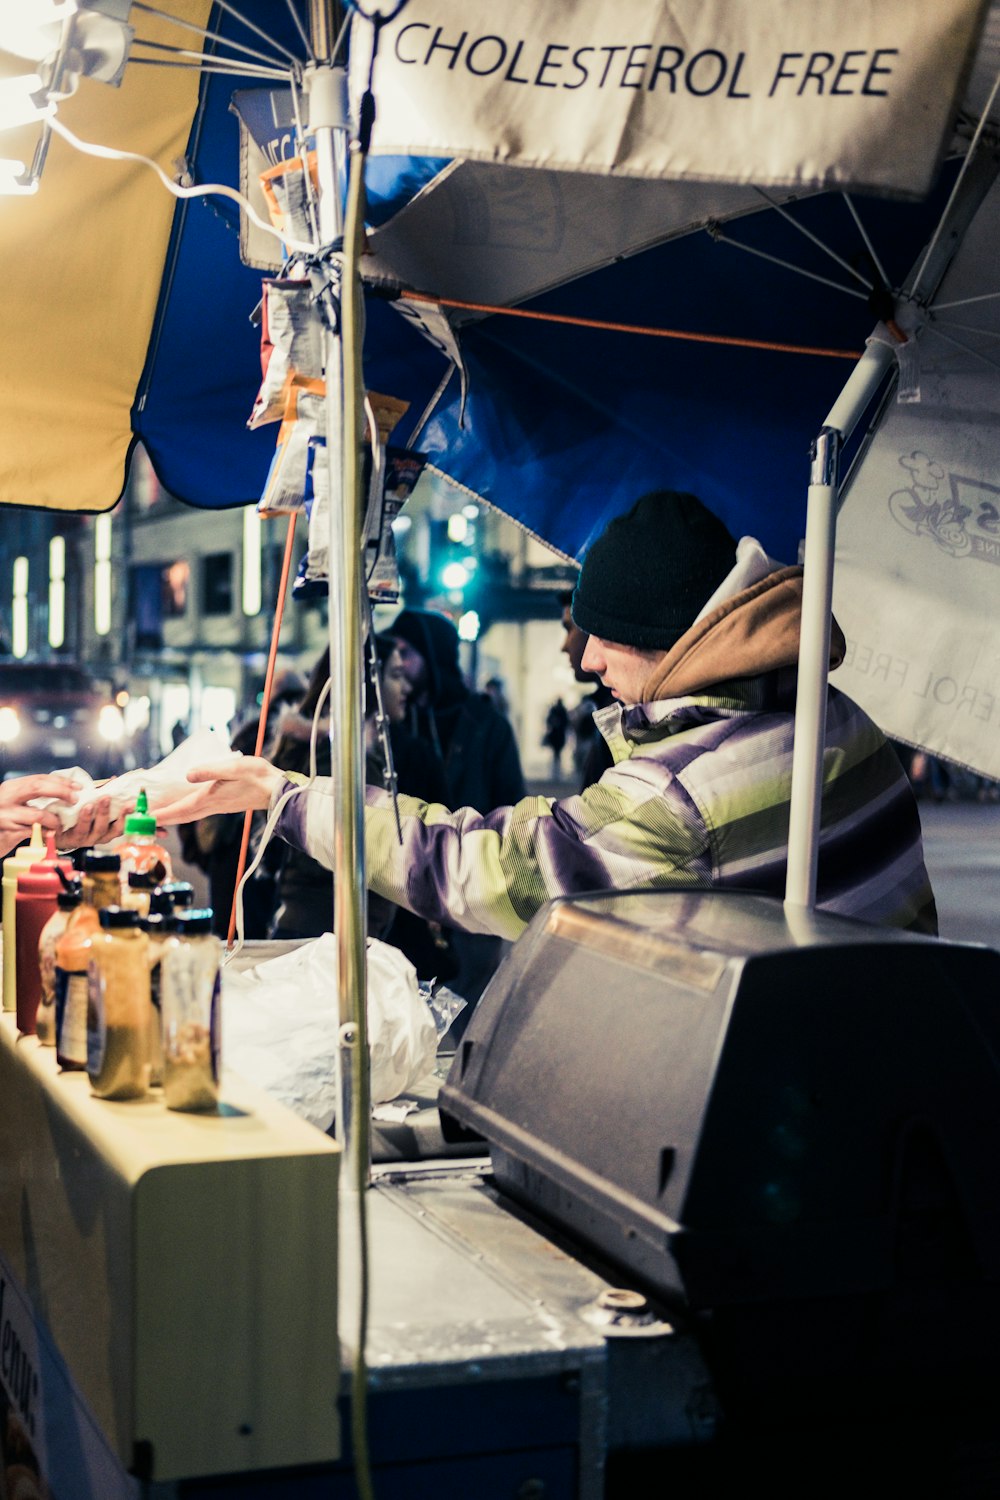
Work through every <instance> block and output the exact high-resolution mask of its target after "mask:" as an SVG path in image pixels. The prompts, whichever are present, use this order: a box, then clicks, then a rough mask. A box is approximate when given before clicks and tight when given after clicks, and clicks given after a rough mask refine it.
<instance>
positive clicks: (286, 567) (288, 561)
mask: <svg viewBox="0 0 1000 1500" xmlns="http://www.w3.org/2000/svg"><path fill="white" fill-rule="evenodd" d="M297 520H298V512H297V511H292V514H291V515H290V516H289V517H288V535H287V536H286V538H285V556H284V560H283V561H282V564H281V581H280V583H279V584H278V599H277V603H276V604H275V607H274V626H273V628H272V630H271V649H270V652H269V653H268V658H267V671H266V672H265V674H264V692H263V695H262V701H261V705H260V723H259V725H258V726H257V744H256V746H255V748H254V752H253V753H254V755H259V754H260V752H261V751H262V750H263V748H264V741H265V739H266V738H267V711H268V709H269V708H270V706H271V687H272V684H273V682H274V663H275V660H276V659H277V655H278V637H279V636H280V635H281V621H282V617H283V616H284V613H285V596H286V594H287V592H288V575H289V573H290V572H291V567H292V551H293V545H294V542H295V523H296V521H297ZM252 823H253V809H252V808H249V807H248V808H247V811H246V815H245V817H244V819H243V838H242V839H241V841H240V857H239V859H238V860H237V862H236V885H235V888H234V890H233V909H232V911H231V912H230V913H229V932H228V934H227V936H226V947H227V948H231V947H232V946H233V938H234V936H235V934H236V893H237V891H238V890H239V888H240V881H241V880H242V879H243V872H244V871H245V869H246V866H247V850H248V849H249V847H250V827H251V824H252Z"/></svg>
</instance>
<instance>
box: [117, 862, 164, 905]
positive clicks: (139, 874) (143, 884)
mask: <svg viewBox="0 0 1000 1500" xmlns="http://www.w3.org/2000/svg"><path fill="white" fill-rule="evenodd" d="M159 885H160V877H159V875H158V874H157V872H156V871H155V870H129V872H128V874H127V875H126V874H125V871H124V869H123V870H122V899H121V904H122V906H131V907H132V908H133V909H134V910H135V911H137V912H138V913H139V915H140V917H142V916H145V914H146V912H148V911H149V898H150V896H151V895H152V893H153V891H155V890H157V889H158V888H159Z"/></svg>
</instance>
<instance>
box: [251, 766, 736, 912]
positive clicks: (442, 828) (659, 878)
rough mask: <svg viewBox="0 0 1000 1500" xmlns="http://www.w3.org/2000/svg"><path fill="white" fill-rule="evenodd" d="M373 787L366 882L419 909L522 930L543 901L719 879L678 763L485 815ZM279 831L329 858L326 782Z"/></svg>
mask: <svg viewBox="0 0 1000 1500" xmlns="http://www.w3.org/2000/svg"><path fill="white" fill-rule="evenodd" d="M398 800H399V813H400V820H401V824H402V835H403V836H402V842H400V840H399V836H398V833H397V828H396V818H395V814H394V812H393V807H392V801H391V798H390V797H389V796H388V794H387V793H385V792H382V791H379V790H376V789H375V788H371V787H370V788H369V789H368V791H367V794H366V801H367V805H366V810H365V844H366V851H367V859H368V884H369V886H370V888H371V889H372V890H373V891H376V892H377V893H378V894H379V895H380V896H385V897H387V898H388V899H389V900H390V901H395V902H396V903H397V904H399V905H401V906H405V907H407V908H408V909H409V910H410V911H413V912H416V913H417V915H418V916H422V917H425V918H429V919H431V920H433V921H439V922H445V923H447V924H448V925H450V926H454V927H461V928H464V929H465V930H466V931H468V932H480V933H493V934H496V935H497V936H500V937H505V938H515V937H517V936H518V935H519V934H520V933H521V932H522V931H523V929H524V927H525V926H526V925H527V923H528V921H529V920H530V919H531V917H532V916H533V915H534V913H535V912H536V911H537V910H538V908H539V907H540V906H542V905H543V904H544V903H545V902H546V901H548V900H550V899H551V898H552V897H555V896H563V895H578V894H580V893H582V892H584V891H597V890H602V891H604V890H619V891H622V890H626V891H627V890H634V889H639V888H649V887H651V886H658V887H664V886H671V885H685V886H691V885H697V886H708V885H710V884H711V857H710V853H709V848H708V838H707V835H706V832H705V829H704V826H703V824H702V821H701V818H700V816H699V814H698V812H697V809H696V808H695V806H694V804H693V802H692V801H691V799H690V797H689V796H688V794H687V793H686V792H685V791H684V790H683V788H682V787H681V786H680V784H679V783H678V782H677V781H676V780H675V778H674V777H673V776H672V775H671V773H670V771H669V770H668V769H667V768H666V767H664V766H663V765H661V764H659V763H657V762H656V761H655V760H650V759H646V758H642V757H640V758H636V759H634V760H630V761H625V762H623V763H621V764H619V765H617V766H615V767H613V768H612V769H611V770H609V771H606V772H605V774H604V776H602V778H601V780H600V781H599V782H597V783H596V784H595V785H594V786H592V787H588V788H587V790H586V791H585V792H583V793H581V794H580V795H579V796H573V797H567V798H565V799H562V800H553V799H550V798H547V797H525V798H523V799H522V800H521V801H520V802H517V803H515V804H514V805H513V806H511V807H502V808H497V809H496V810H495V811H493V812H491V813H488V814H485V815H483V814H480V813H478V812H475V811H473V810H472V809H470V808H465V809H462V810H460V811H458V812H450V811H449V810H448V809H447V808H445V807H442V806H440V805H439V804H434V803H427V802H421V801H420V800H418V799H417V798H414V797H400V798H399V799H398ZM278 831H279V833H280V834H281V835H282V837H284V838H286V839H287V840H288V841H289V842H290V843H293V844H295V845H297V846H298V847H299V848H304V849H305V850H306V851H307V852H308V853H309V854H312V855H313V857H314V858H316V859H318V860H319V861H320V862H321V863H323V864H326V865H327V866H329V865H331V864H332V854H333V848H332V842H333V841H332V817H331V811H330V798H329V783H327V784H326V787H325V788H324V789H323V791H320V788H319V784H318V783H317V784H316V785H314V786H313V787H312V788H310V789H309V790H308V791H305V790H303V791H298V792H296V793H295V794H294V795H293V796H292V797H291V799H290V801H289V802H288V804H287V805H286V807H285V809H284V811H283V812H282V814H281V818H280V820H279V824H278Z"/></svg>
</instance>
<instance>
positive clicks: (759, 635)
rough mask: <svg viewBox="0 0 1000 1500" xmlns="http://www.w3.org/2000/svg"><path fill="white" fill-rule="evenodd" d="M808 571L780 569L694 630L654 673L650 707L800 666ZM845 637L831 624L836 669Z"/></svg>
mask: <svg viewBox="0 0 1000 1500" xmlns="http://www.w3.org/2000/svg"><path fill="white" fill-rule="evenodd" d="M801 615H802V569H801V568H779V569H778V570H777V572H774V573H769V574H768V576H767V577H766V578H762V579H761V580H760V582H759V583H755V584H753V585H752V586H751V587H750V588H748V589H743V591H742V592H741V593H739V594H734V595H733V596H732V598H731V599H726V600H725V602H724V603H722V604H720V605H718V607H717V608H716V609H713V610H712V612H711V613H710V614H708V615H706V616H705V618H704V619H703V620H699V621H698V622H697V623H696V624H694V625H692V626H691V629H690V630H688V631H686V632H685V634H684V635H682V636H681V638H680V640H679V641H677V642H676V644H675V645H673V646H671V648H670V650H669V651H667V652H665V653H664V655H663V657H662V658H661V660H660V661H659V662H658V663H657V664H656V665H655V666H654V667H652V668H651V670H650V673H649V676H648V677H647V679H646V684H645V687H644V689H643V694H642V701H643V702H644V703H657V702H661V701H662V700H663V699H664V698H683V697H686V696H688V695H689V694H691V693H699V692H705V691H706V690H707V689H708V688H710V687H712V686H713V685H715V684H717V683H720V682H728V681H729V680H730V679H732V678H736V677H757V676H759V675H760V674H761V673H762V672H772V671H774V670H775V669H776V668H778V667H794V666H796V665H797V663H798V657H799V629H800V622H801ZM844 647H845V641H844V634H843V631H842V630H841V628H840V626H839V625H838V624H837V622H836V620H833V621H831V632H830V666H831V668H833V667H838V666H839V665H840V663H841V662H842V661H843V659H844Z"/></svg>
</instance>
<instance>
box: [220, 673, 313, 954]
mask: <svg viewBox="0 0 1000 1500" xmlns="http://www.w3.org/2000/svg"><path fill="white" fill-rule="evenodd" d="M329 696H330V679H329V677H328V678H327V679H326V683H325V685H324V687H323V691H322V692H321V693H320V695H319V701H318V702H317V704H316V708H315V710H314V712H313V719H312V729H311V731H310V735H309V780H308V781H306V782H304V783H303V784H302V785H301V786H299V785H295V786H290V787H289V788H288V790H287V792H283V793H282V795H281V796H280V797H279V799H278V801H277V802H276V803H275V804H274V807H273V808H272V809H271V811H270V813H269V814H268V817H267V822H266V823H265V824H264V827H263V829H262V830H261V835H260V842H259V844H258V846H257V853H256V854H255V855H254V857H253V860H252V861H251V863H250V864H249V865H248V866H247V868H246V869H245V870H244V872H243V878H242V879H241V880H240V883H239V885H238V886H237V888H236V942H235V943H234V944H233V946H232V948H230V949H229V950H228V951H227V952H226V954H225V955H224V957H223V963H228V962H229V960H230V959H231V958H235V957H236V955H237V953H239V951H240V949H241V948H242V947H243V944H244V942H245V941H246V933H245V927H246V923H245V922H244V919H243V887H244V886H245V885H246V883H247V881H248V880H249V879H250V877H251V876H252V875H253V874H254V873H255V871H256V870H257V869H258V868H259V866H260V862H261V860H262V859H263V858H264V855H265V853H266V851H267V846H268V844H269V843H270V842H271V836H272V835H273V833H274V829H275V825H276V824H277V821H278V816H279V814H280V813H281V811H282V809H283V808H284V806H285V803H286V802H287V801H288V799H289V797H292V796H294V794H295V793H296V792H303V791H306V790H308V788H309V787H311V786H312V784H313V782H314V781H315V780H316V775H317V771H316V746H317V739H318V737H319V725H320V719H321V717H322V713H323V707H324V705H325V703H326V700H327V698H328V697H329Z"/></svg>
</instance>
